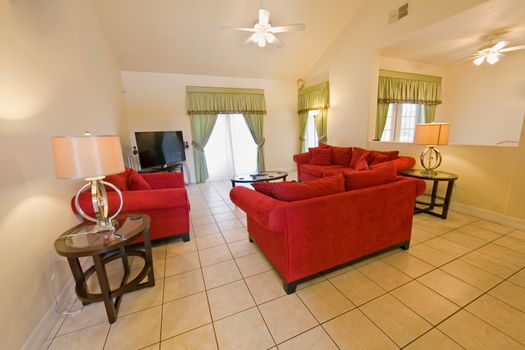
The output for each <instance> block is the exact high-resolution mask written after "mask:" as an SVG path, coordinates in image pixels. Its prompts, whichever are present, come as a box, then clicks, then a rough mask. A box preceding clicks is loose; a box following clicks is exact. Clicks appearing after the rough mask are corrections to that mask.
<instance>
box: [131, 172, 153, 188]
mask: <svg viewBox="0 0 525 350" xmlns="http://www.w3.org/2000/svg"><path fill="white" fill-rule="evenodd" d="M128 187H129V189H130V190H131V191H145V190H151V186H150V184H149V183H148V182H147V181H146V180H144V178H143V177H142V175H140V174H139V173H138V172H136V171H135V170H130V172H129V177H128Z"/></svg>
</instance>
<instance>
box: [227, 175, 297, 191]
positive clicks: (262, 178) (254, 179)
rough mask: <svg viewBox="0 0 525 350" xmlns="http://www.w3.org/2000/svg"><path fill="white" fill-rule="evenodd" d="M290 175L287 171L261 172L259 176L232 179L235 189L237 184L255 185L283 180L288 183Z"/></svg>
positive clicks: (242, 176)
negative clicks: (256, 183)
mask: <svg viewBox="0 0 525 350" xmlns="http://www.w3.org/2000/svg"><path fill="white" fill-rule="evenodd" d="M287 176H288V173H287V172H286V171H261V172H260V173H258V174H249V175H241V176H235V177H232V178H231V182H232V187H235V184H236V183H253V182H263V181H273V180H279V179H283V181H286V177H287Z"/></svg>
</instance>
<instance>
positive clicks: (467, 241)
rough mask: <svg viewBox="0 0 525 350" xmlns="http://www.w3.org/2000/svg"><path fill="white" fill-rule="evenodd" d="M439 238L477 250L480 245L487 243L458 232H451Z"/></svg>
mask: <svg viewBox="0 0 525 350" xmlns="http://www.w3.org/2000/svg"><path fill="white" fill-rule="evenodd" d="M441 237H442V238H444V239H448V240H449V241H452V242H455V243H457V244H461V245H462V246H464V247H467V248H470V249H476V248H479V247H481V246H482V245H484V244H487V242H488V241H487V240H484V239H482V238H479V237H476V236H473V235H469V234H468V233H465V232H462V231H460V230H454V231H452V232H449V233H446V234H444V235H443V236H441Z"/></svg>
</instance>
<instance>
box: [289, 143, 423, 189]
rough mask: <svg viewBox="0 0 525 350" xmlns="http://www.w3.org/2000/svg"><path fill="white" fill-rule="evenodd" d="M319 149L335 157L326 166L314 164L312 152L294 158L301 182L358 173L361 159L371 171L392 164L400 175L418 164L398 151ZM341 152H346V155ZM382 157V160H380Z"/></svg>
mask: <svg viewBox="0 0 525 350" xmlns="http://www.w3.org/2000/svg"><path fill="white" fill-rule="evenodd" d="M319 148H326V149H331V150H332V152H334V153H333V157H332V158H330V159H329V160H328V161H327V162H326V164H322V165H319V164H312V156H311V151H310V152H305V153H299V154H295V155H294V156H293V160H294V162H295V164H296V166H297V178H298V180H299V181H311V180H316V179H320V178H322V177H324V176H329V175H334V174H338V173H341V172H352V171H356V169H355V166H356V164H357V163H358V161H359V160H360V159H361V160H364V161H365V162H366V166H367V167H369V168H370V169H375V168H378V167H381V166H385V165H388V164H392V165H394V166H395V168H396V170H397V173H398V174H399V173H401V171H402V170H405V169H412V167H413V166H414V164H416V160H415V159H414V158H412V157H405V156H398V152H397V151H390V152H381V151H368V150H365V149H362V148H358V147H334V146H329V145H322V144H321V145H320V147H319ZM310 150H312V149H310ZM336 152H339V154H337V155H336ZM341 152H346V154H344V153H341ZM381 157H382V159H379V158H381Z"/></svg>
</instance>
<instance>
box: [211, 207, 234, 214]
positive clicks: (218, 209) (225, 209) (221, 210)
mask: <svg viewBox="0 0 525 350" xmlns="http://www.w3.org/2000/svg"><path fill="white" fill-rule="evenodd" d="M210 211H211V213H212V214H213V215H215V214H224V213H231V209H230V207H228V206H227V205H224V206H220V207H214V208H210Z"/></svg>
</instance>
